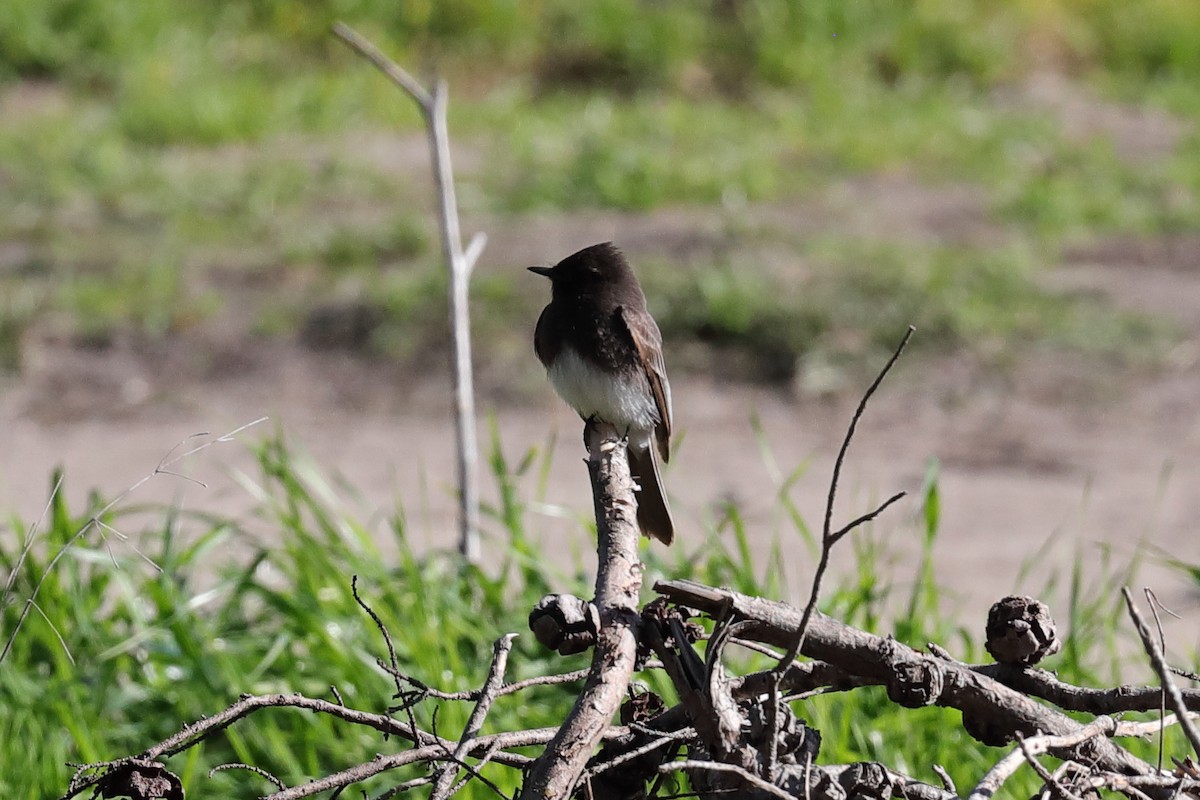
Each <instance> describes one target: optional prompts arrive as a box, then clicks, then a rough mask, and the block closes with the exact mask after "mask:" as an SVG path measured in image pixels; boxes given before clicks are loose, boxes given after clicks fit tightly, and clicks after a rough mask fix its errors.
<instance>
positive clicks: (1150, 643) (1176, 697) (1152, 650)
mask: <svg viewBox="0 0 1200 800" xmlns="http://www.w3.org/2000/svg"><path fill="white" fill-rule="evenodd" d="M1121 594H1122V595H1124V596H1125V606H1126V608H1128V609H1129V618H1130V619H1132V620H1133V625H1134V627H1135V628H1137V632H1138V636H1140V637H1141V639H1142V645H1143V646H1144V647H1145V648H1146V655H1147V656H1149V657H1150V663H1151V664H1152V665H1153V666H1154V671H1155V672H1157V673H1158V679H1159V680H1160V681H1162V690H1163V692H1164V693H1165V694H1166V696H1167V702H1168V704H1169V705H1170V706H1171V708H1173V709H1174V710H1175V714H1176V715H1177V716H1178V717H1179V725H1180V727H1182V728H1183V733H1184V735H1185V736H1187V739H1188V741H1189V742H1191V743H1192V749H1193V750H1194V751H1195V752H1196V753H1197V754H1198V755H1200V733H1197V732H1196V726H1195V725H1193V724H1192V721H1191V719H1190V718H1189V717H1188V709H1187V704H1186V703H1184V701H1183V695H1181V694H1180V693H1179V687H1178V686H1176V685H1175V679H1174V678H1173V677H1171V668H1170V667H1168V666H1167V662H1166V659H1165V658H1163V653H1162V648H1160V647H1159V646H1158V642H1156V641H1154V635H1153V634H1152V633H1151V632H1150V628H1149V627H1148V626H1147V625H1146V620H1145V619H1143V618H1142V614H1141V612H1140V611H1138V609H1137V604H1136V603H1134V602H1133V594H1132V593H1131V592H1130V591H1129V587H1128V586H1124V587H1122V588H1121Z"/></svg>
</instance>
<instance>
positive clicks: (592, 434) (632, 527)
mask: <svg viewBox="0 0 1200 800" xmlns="http://www.w3.org/2000/svg"><path fill="white" fill-rule="evenodd" d="M584 436H585V439H586V441H587V445H588V473H589V474H590V476H591V480H592V498H593V501H594V503H595V508H596V527H597V536H598V545H597V546H598V552H599V556H600V561H599V568H598V570H597V573H596V599H595V606H596V610H597V611H598V615H599V620H600V627H599V630H598V631H597V633H596V643H595V649H594V650H593V657H592V669H591V672H590V673H589V674H588V677H587V681H586V682H585V683H584V687H583V690H582V691H581V692H580V694H579V697H578V698H577V699H576V701H575V705H574V707H573V708H572V709H571V713H570V714H569V715H568V717H567V719H566V721H565V722H564V723H563V725H562V727H561V728H560V729H559V732H558V734H557V735H556V736H555V737H554V739H553V740H552V741H551V742H550V744H549V745H548V746H547V747H546V750H545V752H544V753H543V754H542V755H541V756H539V757H538V759H537V761H536V762H535V763H534V766H533V769H532V770H531V771H530V774H529V778H528V779H527V780H526V781H525V785H524V787H523V788H522V790H521V794H520V798H521V800H547V799H549V798H554V800H561V799H562V798H566V797H568V796H569V795H570V794H571V792H572V790H573V789H574V787H575V784H576V782H577V781H578V780H579V777H580V776H581V775H582V774H583V770H584V768H585V767H586V765H587V761H588V759H589V758H591V756H592V753H593V752H594V751H595V749H596V745H597V744H599V742H600V739H601V737H602V736H603V734H604V732H605V730H606V729H608V727H609V725H611V724H612V719H613V716H614V715H615V714H616V712H617V709H618V707H619V706H620V704H621V700H622V698H623V697H624V695H625V691H626V689H627V688H628V687H629V682H630V679H631V678H632V677H633V671H634V664H635V660H636V658H637V642H638V623H639V618H640V617H639V613H638V606H639V595H640V592H641V587H642V565H641V563H640V562H639V561H638V550H637V548H638V526H637V514H636V510H637V501H636V499H635V496H634V484H633V478H632V477H631V476H630V473H629V455H628V451H627V448H626V443H625V442H624V441H623V439H622V437H621V435H620V434H618V433H617V431H616V429H615V428H613V426H611V425H609V424H607V423H589V424H588V425H587V426H586V429H585V432H584Z"/></svg>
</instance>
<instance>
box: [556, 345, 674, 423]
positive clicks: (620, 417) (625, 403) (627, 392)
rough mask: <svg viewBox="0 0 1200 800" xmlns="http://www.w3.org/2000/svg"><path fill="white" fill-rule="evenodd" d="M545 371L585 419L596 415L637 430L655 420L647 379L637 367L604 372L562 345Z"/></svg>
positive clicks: (654, 409) (652, 396) (655, 413)
mask: <svg viewBox="0 0 1200 800" xmlns="http://www.w3.org/2000/svg"><path fill="white" fill-rule="evenodd" d="M546 372H547V374H548V375H549V377H550V383H551V384H553V385H554V389H555V391H557V392H558V394H559V396H560V397H561V398H562V399H563V400H566V401H567V403H568V404H569V405H570V406H571V407H572V408H574V409H575V410H576V411H578V412H579V414H580V416H582V417H583V418H584V419H586V418H588V417H591V416H596V417H599V418H600V419H602V420H605V421H606V422H611V423H612V424H613V425H616V426H617V427H626V428H633V429H640V430H648V429H652V428H653V427H654V425H655V424H656V423H657V422H658V408H657V407H656V406H655V405H654V395H653V394H652V393H651V391H650V382H649V381H647V380H646V376H645V375H644V374H643V373H642V372H641V371H640V370H639V371H633V370H629V371H623V372H620V373H616V374H612V373H608V372H604V371H603V370H601V369H600V368H598V367H595V366H593V365H591V364H589V363H588V362H586V361H584V360H583V359H582V358H580V356H579V353H577V352H576V351H575V350H573V349H572V348H570V347H564V348H563V349H562V351H561V352H559V354H558V357H557V358H556V359H554V363H553V364H551V365H550V367H549V369H547V370H546Z"/></svg>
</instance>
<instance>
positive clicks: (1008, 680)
mask: <svg viewBox="0 0 1200 800" xmlns="http://www.w3.org/2000/svg"><path fill="white" fill-rule="evenodd" d="M971 669H973V670H975V671H976V672H978V673H979V674H980V675H986V676H987V677H989V678H991V679H993V680H995V681H998V682H999V683H1002V684H1004V685H1005V686H1007V687H1009V688H1010V689H1015V690H1016V691H1018V692H1021V693H1022V694H1027V695H1029V696H1031V697H1039V698H1041V699H1042V700H1045V701H1047V702H1050V703H1053V704H1054V705H1056V706H1058V707H1059V708H1061V709H1062V710H1063V711H1083V712H1086V713H1088V714H1118V713H1120V712H1122V711H1157V710H1158V708H1159V700H1160V698H1161V697H1162V689H1161V688H1160V687H1158V686H1128V685H1126V686H1114V687H1113V688H1111V689H1092V688H1089V687H1086V686H1075V685H1073V684H1070V683H1067V682H1065V681H1062V680H1059V678H1057V677H1056V676H1055V675H1054V674H1053V673H1051V672H1047V671H1046V670H1044V669H1038V668H1036V667H1019V666H1015V665H1012V664H981V665H977V666H973V667H971ZM1179 694H1180V696H1181V697H1182V698H1183V702H1184V704H1185V705H1186V706H1187V707H1188V709H1189V710H1191V711H1200V689H1180V690H1179Z"/></svg>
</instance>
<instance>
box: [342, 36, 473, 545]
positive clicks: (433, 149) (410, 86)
mask: <svg viewBox="0 0 1200 800" xmlns="http://www.w3.org/2000/svg"><path fill="white" fill-rule="evenodd" d="M333 33H334V35H335V36H337V37H338V38H339V39H341V40H342V41H343V42H345V43H346V44H347V45H349V46H350V48H351V49H353V50H354V51H355V52H356V53H358V54H359V55H361V56H362V57H364V58H366V59H367V60H368V61H370V62H371V63H372V64H374V65H375V66H376V67H377V68H378V69H379V70H380V71H381V72H382V73H383V74H384V75H386V76H387V77H388V78H389V79H390V80H391V81H392V82H393V83H395V84H396V85H397V86H399V87H400V88H401V89H403V90H404V91H405V93H407V94H408V96H409V97H411V98H412V99H413V101H415V102H416V104H417V106H418V108H420V110H421V116H422V117H423V118H424V120H425V129H426V133H427V135H428V137H429V151H430V157H431V159H432V162H433V177H434V183H435V184H436V186H437V196H438V220H439V222H440V223H441V224H440V229H441V234H442V257H443V258H444V259H445V262H446V268H447V269H448V270H449V271H450V344H451V349H452V352H453V361H452V364H451V366H452V373H453V375H454V423H455V425H454V429H455V442H456V451H457V455H458V493H459V517H458V523H459V525H458V528H459V540H458V549H459V552H461V553H462V555H463V557H464V558H466V559H467V560H468V561H470V562H472V563H476V562H478V561H479V444H478V442H479V437H478V434H477V433H476V429H475V386H474V378H473V371H472V363H471V320H470V316H469V314H468V303H469V292H468V287H469V284H470V278H471V271H472V269H473V268H474V266H475V261H476V259H478V257H479V253H480V252H481V251H482V250H483V245H484V243H485V242H486V241H487V240H486V237H481V236H479V235H477V236H476V237H475V238H474V239H472V241H471V244H470V246H469V248H468V250H467V252H466V253H464V252H463V246H462V236H461V234H460V232H459V225H458V203H457V201H456V199H455V196H454V171H453V169H452V168H451V165H450V134H449V130H448V127H447V123H446V106H447V103H448V102H449V90H448V88H447V86H446V82H445V81H443V80H439V81H438V82H437V83H436V84H435V85H434V87H433V91H432V92H429V91H427V90H426V89H425V87H423V86H422V85H421V84H420V83H419V82H418V81H417V80H416V79H415V78H413V77H412V76H411V75H410V74H409V73H408V72H407V71H405V70H404V69H403V68H402V67H400V66H399V65H398V64H396V63H395V62H394V61H392V60H391V59H389V58H388V57H387V56H385V55H384V54H383V53H382V52H381V51H380V50H379V48H377V47H375V45H373V44H371V42H369V41H368V40H367V39H365V38H363V37H362V36H361V35H360V34H358V33H357V32H356V31H354V30H353V29H352V28H350V27H349V26H348V25H346V24H344V23H341V22H339V23H337V24H335V25H334V26H333Z"/></svg>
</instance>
